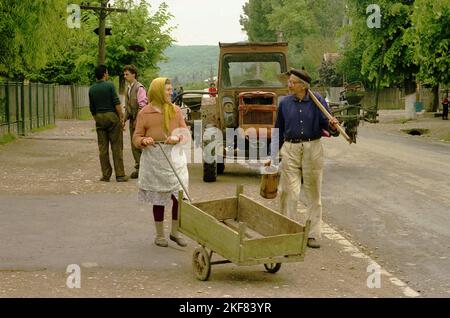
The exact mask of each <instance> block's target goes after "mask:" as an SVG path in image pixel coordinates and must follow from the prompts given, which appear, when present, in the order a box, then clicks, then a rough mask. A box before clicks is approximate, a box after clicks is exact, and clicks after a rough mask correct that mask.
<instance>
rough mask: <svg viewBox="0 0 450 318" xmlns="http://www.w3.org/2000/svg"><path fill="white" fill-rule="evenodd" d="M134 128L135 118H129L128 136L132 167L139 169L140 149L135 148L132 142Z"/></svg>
mask: <svg viewBox="0 0 450 318" xmlns="http://www.w3.org/2000/svg"><path fill="white" fill-rule="evenodd" d="M135 128H136V119H135V120H133V119H130V138H131V152H132V153H133V158H134V168H135V169H136V170H139V162H140V160H141V153H142V150H141V149H139V148H136V147H135V146H134V144H133V134H134V130H135Z"/></svg>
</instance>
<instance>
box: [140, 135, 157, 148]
mask: <svg viewBox="0 0 450 318" xmlns="http://www.w3.org/2000/svg"><path fill="white" fill-rule="evenodd" d="M141 144H142V146H143V147H147V146H148V145H152V146H153V147H155V141H154V140H153V138H152V137H144V138H142V141H141Z"/></svg>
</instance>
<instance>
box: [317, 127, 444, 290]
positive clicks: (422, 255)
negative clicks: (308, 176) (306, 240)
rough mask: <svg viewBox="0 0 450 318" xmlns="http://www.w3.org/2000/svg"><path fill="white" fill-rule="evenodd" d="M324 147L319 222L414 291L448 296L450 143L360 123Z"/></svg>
mask: <svg viewBox="0 0 450 318" xmlns="http://www.w3.org/2000/svg"><path fill="white" fill-rule="evenodd" d="M325 147H326V157H327V161H326V170H325V181H324V190H323V195H324V197H323V201H324V205H325V206H326V207H327V210H326V215H325V219H326V220H327V221H328V222H329V223H331V224H332V225H334V226H335V228H336V229H338V230H341V231H344V232H347V233H349V236H351V237H352V238H353V239H354V240H355V241H357V242H360V243H362V244H363V245H365V246H367V247H368V249H369V250H371V251H372V252H373V255H376V256H378V257H379V259H381V260H382V261H380V262H381V263H382V264H383V265H384V267H385V268H386V269H387V270H389V271H390V272H392V273H394V274H395V275H396V276H398V277H399V278H400V279H402V280H404V281H405V282H408V284H409V285H410V286H411V287H412V288H413V289H415V290H418V291H420V292H421V293H422V295H424V296H434V297H450V275H449V274H448V271H449V269H450V145H449V144H448V143H447V144H446V143H442V142H433V141H431V142H430V141H424V140H423V139H422V138H421V137H413V136H408V135H405V136H400V135H394V134H388V133H382V132H379V131H376V132H375V131H374V130H371V129H370V128H365V127H362V128H360V134H359V136H358V142H357V144H355V145H350V146H349V145H347V144H345V142H344V141H343V139H341V138H340V139H339V140H334V141H333V140H328V141H327V142H326V145H325Z"/></svg>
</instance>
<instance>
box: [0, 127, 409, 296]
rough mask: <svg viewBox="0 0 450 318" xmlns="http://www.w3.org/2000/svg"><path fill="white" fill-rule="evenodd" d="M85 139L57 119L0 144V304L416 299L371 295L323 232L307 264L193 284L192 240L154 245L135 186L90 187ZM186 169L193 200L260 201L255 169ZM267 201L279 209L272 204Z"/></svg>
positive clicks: (357, 263) (92, 175)
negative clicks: (76, 271) (213, 172)
mask: <svg viewBox="0 0 450 318" xmlns="http://www.w3.org/2000/svg"><path fill="white" fill-rule="evenodd" d="M92 135H93V131H92V123H90V122H71V121H63V122H58V128H57V129H55V130H51V131H46V132H43V133H41V134H39V136H40V137H41V138H38V139H20V140H17V141H15V142H13V143H11V144H8V145H5V146H2V147H0V162H1V167H2V170H0V297H2V296H9V297H11V296H12V297H28V296H38V297H55V296H56V297H74V296H75V297H230V296H231V297H264V298H272V297H405V296H411V295H413V296H416V295H415V294H414V293H411V290H410V289H408V288H407V287H405V285H401V284H400V285H401V286H399V284H398V281H395V280H393V279H394V278H395V277H393V276H391V275H387V274H382V277H381V288H372V289H371V288H368V286H367V278H368V276H369V274H368V273H367V266H368V265H369V264H371V262H372V260H371V259H367V258H364V257H362V258H361V255H362V254H361V253H359V255H358V253H357V252H358V251H357V250H355V248H354V247H352V246H349V245H348V244H347V243H348V241H346V240H345V239H344V238H343V237H342V236H340V235H339V234H338V233H335V232H334V231H333V230H332V229H330V228H328V227H327V228H326V229H325V230H326V235H325V237H324V239H323V240H322V248H321V249H320V250H312V249H308V250H307V254H306V257H305V261H304V262H298V263H288V264H283V266H282V268H281V270H280V272H279V273H277V274H276V275H272V274H269V273H267V272H266V271H265V270H264V268H263V266H262V265H259V266H236V265H233V264H226V265H221V266H219V265H217V266H215V267H213V269H212V274H211V280H210V281H208V282H200V281H198V280H197V279H195V278H194V276H193V275H192V265H191V255H192V251H193V249H194V248H195V247H196V246H197V244H196V243H195V242H192V241H190V242H189V245H188V247H186V248H179V247H178V246H176V245H175V244H173V242H170V243H169V244H170V246H169V248H160V247H157V246H155V245H154V244H153V235H154V226H153V222H152V218H151V214H150V212H149V209H148V207H147V208H145V209H141V208H140V207H139V205H138V204H137V202H136V191H137V188H136V181H135V180H131V181H130V182H126V183H117V182H110V183H103V182H99V181H97V180H98V178H99V177H100V175H99V173H100V170H99V164H98V150H97V145H96V142H95V138H92V137H93V136H92ZM39 136H38V137H39ZM81 137H83V138H81ZM125 140H126V141H127V142H128V138H126V139H125ZM128 147H129V144H126V145H125V150H126V151H125V162H126V169H127V171H131V168H132V158H131V152H130V151H129V148H128ZM189 171H190V192H191V196H192V197H193V199H194V200H195V201H197V200H208V199H217V198H223V197H227V196H233V195H234V193H235V184H236V183H240V184H244V185H245V192H246V193H247V194H249V195H250V196H251V197H253V198H255V199H256V200H262V201H264V199H261V198H260V197H259V195H258V190H259V186H258V185H259V180H260V177H259V175H258V173H257V172H256V171H255V170H251V169H246V168H243V167H241V166H238V165H230V166H227V168H226V174H225V175H223V176H220V177H219V178H218V181H217V182H215V183H204V182H202V178H201V172H202V167H201V164H193V165H190V166H189ZM330 175H331V174H330ZM345 193H348V192H345ZM264 204H266V205H268V206H271V207H274V208H276V206H275V200H272V201H271V200H265V201H264ZM303 215H304V214H303ZM355 255H357V256H355ZM68 264H78V265H81V267H82V278H81V280H82V288H81V289H79V290H74V289H68V288H67V287H66V285H65V283H66V279H67V273H66V272H65V270H66V266H67V265H68ZM394 282H396V283H397V284H395V283H394Z"/></svg>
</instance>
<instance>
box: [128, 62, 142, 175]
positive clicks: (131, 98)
mask: <svg viewBox="0 0 450 318" xmlns="http://www.w3.org/2000/svg"><path fill="white" fill-rule="evenodd" d="M123 77H124V78H125V81H126V82H127V83H128V87H127V94H126V95H125V112H126V115H125V121H127V120H129V121H130V123H129V128H130V140H131V152H132V154H133V158H134V169H135V170H134V171H133V172H132V173H131V175H130V178H131V179H137V178H138V176H139V161H140V160H141V150H140V149H139V148H136V147H135V146H134V145H133V134H134V130H135V127H136V118H137V114H138V112H139V111H140V110H141V109H142V108H144V106H146V105H147V93H146V91H145V87H144V85H142V84H141V83H139V82H138V81H137V77H138V72H137V69H136V67H135V66H134V65H126V66H125V67H124V68H123Z"/></svg>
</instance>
